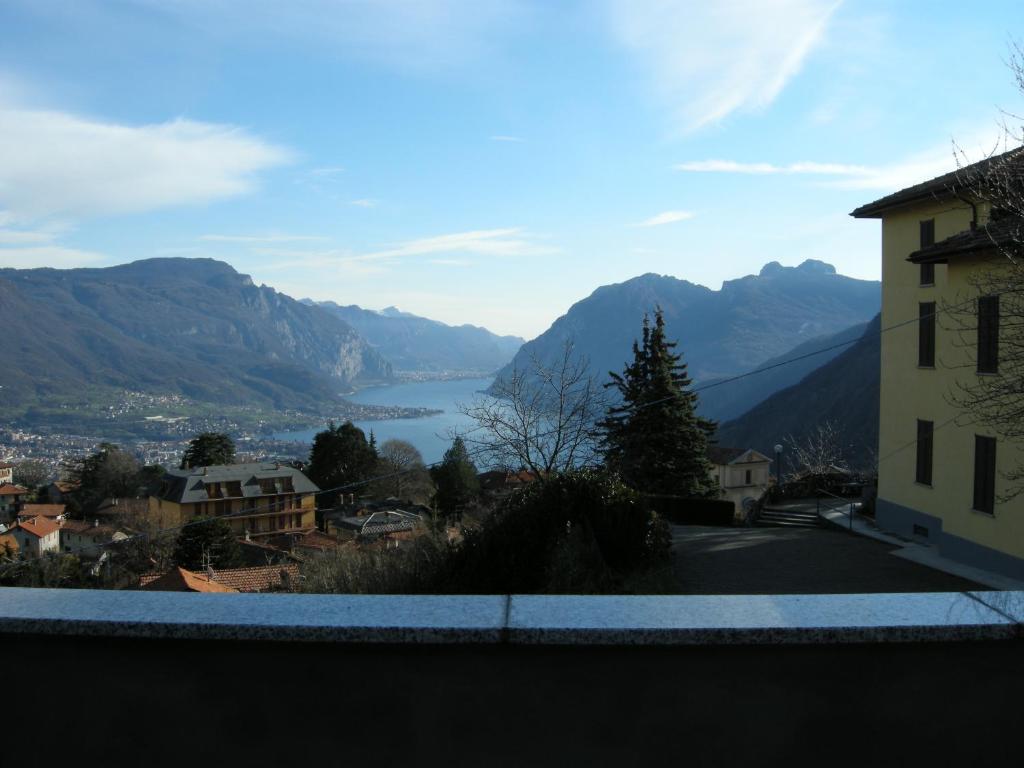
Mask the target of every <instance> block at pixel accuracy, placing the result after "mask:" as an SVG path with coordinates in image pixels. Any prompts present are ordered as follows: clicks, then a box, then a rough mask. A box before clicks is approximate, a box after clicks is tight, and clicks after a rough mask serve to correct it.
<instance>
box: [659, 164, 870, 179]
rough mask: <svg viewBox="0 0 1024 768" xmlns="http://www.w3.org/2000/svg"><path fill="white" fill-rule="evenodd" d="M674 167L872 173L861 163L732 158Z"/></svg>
mask: <svg viewBox="0 0 1024 768" xmlns="http://www.w3.org/2000/svg"><path fill="white" fill-rule="evenodd" d="M674 167H675V169H676V170H677V171H690V172H694V173H747V174H756V175H767V174H775V173H806V174H823V175H827V176H867V175H870V174H871V173H872V170H871V169H870V168H866V167H864V166H861V165H844V164H842V163H790V164H789V165H773V164H771V163H738V162H736V161H734V160H696V161H691V162H687V163H679V164H678V165H676V166H674Z"/></svg>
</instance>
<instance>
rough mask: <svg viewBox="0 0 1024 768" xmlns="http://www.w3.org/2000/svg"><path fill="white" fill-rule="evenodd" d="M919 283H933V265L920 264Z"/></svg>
mask: <svg viewBox="0 0 1024 768" xmlns="http://www.w3.org/2000/svg"><path fill="white" fill-rule="evenodd" d="M921 285H935V265H934V264H922V265H921Z"/></svg>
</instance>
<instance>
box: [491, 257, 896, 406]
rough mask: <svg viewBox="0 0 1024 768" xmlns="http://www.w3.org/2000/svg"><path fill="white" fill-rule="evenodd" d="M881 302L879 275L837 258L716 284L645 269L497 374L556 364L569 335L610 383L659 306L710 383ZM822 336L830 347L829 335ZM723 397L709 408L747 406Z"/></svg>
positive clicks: (850, 322) (700, 377)
mask: <svg viewBox="0 0 1024 768" xmlns="http://www.w3.org/2000/svg"><path fill="white" fill-rule="evenodd" d="M880 304H881V284H880V283H879V282H878V281H875V280H857V279H854V278H851V277H844V276H842V275H838V274H836V271H835V268H834V267H832V266H831V265H829V264H825V263H824V262H821V261H815V260H808V261H805V262H803V263H802V264H801V265H800V266H798V267H783V266H781V265H780V264H778V262H771V263H769V264H766V265H765V266H764V268H763V269H761V271H760V273H759V274H757V275H747V276H746V277H742V278H739V279H737V280H728V281H726V282H724V283H723V284H722V288H721V290H718V291H714V290H711V289H710V288H706V287H704V286H702V285H696V284H694V283H691V282H688V281H686V280H680V279H677V278H675V277H669V276H664V275H655V274H645V275H641V276H639V277H635V278H633V279H631V280H627V281H625V282H623V283H617V284H615V285H606V286H603V287H601V288H598V289H597V290H596V291H594V292H593V293H592V294H591V295H590V296H588V297H587V298H585V299H583V300H582V301H579V302H577V303H576V304H574V305H573V306H572V307H570V309H569V311H568V312H566V314H565V315H563V316H562V317H560V318H558V319H557V320H556V321H555V322H554V323H553V324H552V325H551V327H550V328H549V329H548V330H546V331H545V332H544V333H543V334H541V335H540V336H538V337H537V338H536V339H534V340H533V341H530V342H528V343H526V344H524V345H523V347H522V348H521V349H520V350H519V352H518V353H517V354H516V356H515V358H514V359H513V361H512V362H511V363H510V364H509V365H508V366H506V367H505V368H503V369H502V370H501V371H500V372H499V374H498V375H499V376H504V377H507V376H509V375H510V373H511V372H512V370H513V368H517V369H518V370H520V371H529V370H530V369H531V366H532V362H531V361H532V360H533V359H534V357H536V358H537V359H539V360H540V361H542V362H543V363H551V362H552V361H555V360H557V359H558V358H559V356H560V355H561V353H562V351H563V349H564V345H565V344H566V343H567V342H571V343H572V344H573V347H574V352H575V354H578V355H581V356H583V357H584V358H586V359H587V360H588V361H589V363H590V367H591V370H592V371H594V372H595V373H596V374H597V375H598V377H599V379H601V380H604V377H605V375H606V372H608V371H616V372H619V371H621V370H622V369H623V367H624V365H625V363H626V361H627V360H628V359H630V358H631V357H632V353H631V351H630V350H631V346H632V344H633V341H634V340H635V339H637V338H638V337H639V335H640V329H641V322H642V320H643V317H644V315H645V314H647V315H651V314H652V313H653V312H654V310H655V308H657V307H660V308H661V309H662V311H663V313H664V317H665V323H666V327H667V331H668V335H669V337H670V338H672V339H674V340H676V341H677V342H678V347H677V349H676V351H677V352H680V353H682V355H683V361H684V362H685V363H687V365H688V373H689V375H690V377H691V378H692V379H693V380H694V382H695V383H705V382H710V381H714V380H716V379H720V378H722V377H728V376H734V375H737V374H739V373H743V372H746V371H749V370H751V369H752V368H756V367H758V366H760V365H763V364H765V363H766V362H768V361H771V360H772V359H773V358H777V357H778V356H780V355H785V354H787V353H793V351H794V347H798V346H799V345H801V344H803V343H804V342H812V341H816V342H820V341H821V337H823V336H829V335H834V334H837V333H840V332H842V331H846V330H847V329H849V328H851V327H852V326H854V325H857V324H860V323H866V322H867V321H869V320H870V319H871V318H872V317H873V316H874V315H875V314H876V313H878V311H879V308H880ZM822 343H823V344H824V345H826V346H827V341H825V342H822ZM817 362H818V364H820V362H821V361H817ZM811 367H813V365H812V366H811ZM807 370H809V368H804V369H803V372H804V373H806V372H807ZM789 375H790V374H789V373H788V372H787V373H786V374H784V375H783V377H782V379H781V380H780V384H779V385H780V386H785V385H786V384H789V383H793V382H795V381H796V380H799V379H792V378H790V379H788V380H787V379H786V378H785V377H786V376H789ZM762 381H763V382H765V383H770V382H771V381H772V379H771V378H768V379H763V380H762ZM722 389H723V390H724V389H725V388H724V387H723V388H722ZM766 394H768V393H767V392H764V391H761V392H757V391H751V392H750V393H749V395H748V396H749V397H751V398H755V399H753V400H752V401H750V403H749V404H750V405H752V404H753V403H754V402H757V401H758V400H760V399H763V397H764V396H765V395H766ZM712 399H714V398H709V400H712ZM725 399H726V398H719V399H718V401H717V403H718V404H716V405H715V406H714V407H713V408H711V409H710V410H711V412H718V413H719V414H734V413H739V412H742V410H744V408H743V404H742V403H739V404H737V403H733V404H731V405H727V404H723V403H724V401H725Z"/></svg>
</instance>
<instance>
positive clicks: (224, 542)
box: [174, 517, 242, 571]
mask: <svg viewBox="0 0 1024 768" xmlns="http://www.w3.org/2000/svg"><path fill="white" fill-rule="evenodd" d="M205 557H208V558H209V564H210V566H211V567H213V568H238V567H240V566H241V565H242V551H241V548H240V547H239V546H238V539H237V538H236V537H235V534H234V533H233V532H232V530H231V524H230V523H228V521H227V520H224V519H222V518H219V517H195V518H193V519H192V520H190V521H189V524H188V525H186V526H185V527H184V528H182V529H181V532H180V533H179V534H178V539H177V541H176V542H175V546H174V564H175V565H180V566H181V567H182V568H187V569H188V570H190V571H198V570H201V569H202V568H203V566H204V565H205V562H204V558H205Z"/></svg>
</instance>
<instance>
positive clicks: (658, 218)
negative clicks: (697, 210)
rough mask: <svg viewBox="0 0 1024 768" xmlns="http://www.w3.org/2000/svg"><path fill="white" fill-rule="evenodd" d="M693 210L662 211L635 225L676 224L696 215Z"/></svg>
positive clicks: (656, 225) (657, 225)
mask: <svg viewBox="0 0 1024 768" xmlns="http://www.w3.org/2000/svg"><path fill="white" fill-rule="evenodd" d="M694 215H695V214H694V213H693V211H662V212H661V213H659V214H657V215H655V216H651V218H649V219H644V220H643V221H641V222H639V223H638V224H636V225H635V226H638V227H660V226H661V225H662V224H674V223H675V222H677V221H686V220H687V219H692V218H693V217H694Z"/></svg>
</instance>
